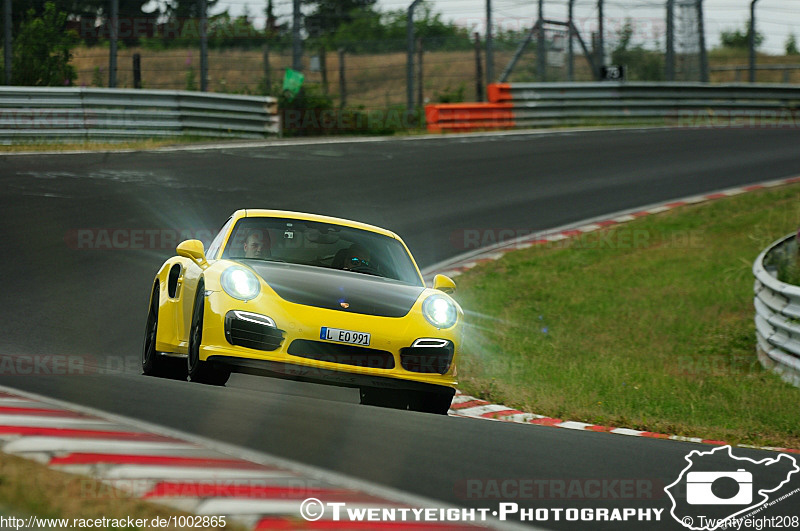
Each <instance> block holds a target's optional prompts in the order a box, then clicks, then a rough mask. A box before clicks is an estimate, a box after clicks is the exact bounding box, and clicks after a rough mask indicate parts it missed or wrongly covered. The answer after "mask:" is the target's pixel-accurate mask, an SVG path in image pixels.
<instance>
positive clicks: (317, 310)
mask: <svg viewBox="0 0 800 531" xmlns="http://www.w3.org/2000/svg"><path fill="white" fill-rule="evenodd" d="M177 253H178V256H175V257H172V258H170V259H169V260H167V261H166V262H165V263H164V265H163V266H161V269H159V271H158V274H157V275H156V278H155V282H154V283H153V289H152V293H151V297H150V305H149V311H148V314H147V327H146V332H145V339H144V349H143V353H142V369H143V370H144V373H145V374H147V375H153V376H169V377H176V375H177V377H183V378H185V377H186V375H187V373H188V376H189V379H191V380H192V381H193V382H202V383H207V384H212V385H224V384H225V382H227V380H228V378H229V377H230V374H231V372H232V371H233V372H245V373H251V374H265V375H270V376H278V377H283V378H290V379H297V380H304V381H313V382H324V383H332V384H336V385H342V386H347V387H357V388H358V389H359V390H360V394H361V403H362V404H368V405H376V406H384V407H393V408H399V409H411V410H415V411H426V412H430V413H440V414H446V413H447V410H448V408H449V406H450V402H451V400H452V398H453V394H454V393H455V385H456V366H455V360H456V355H457V353H458V349H459V347H460V345H461V322H462V320H463V315H464V314H463V312H462V310H461V308H460V307H459V305H458V304H457V303H456V302H455V301H454V300H453V299H452V298H450V296H449V295H448V293H451V292H452V291H453V290H454V289H455V284H454V283H453V281H452V280H451V279H449V278H448V277H445V276H443V275H437V276H436V277H435V278H434V281H433V288H426V287H425V283H424V281H423V279H422V275H421V274H420V271H419V268H418V267H417V265H416V263H415V262H414V259H413V258H412V257H411V254H410V252H409V250H408V248H407V247H406V245H405V243H403V240H401V239H400V237H399V236H397V235H396V234H394V233H393V232H391V231H388V230H385V229H381V228H378V227H374V226H371V225H366V224H364V223H358V222H355V221H348V220H344V219H338V218H332V217H327V216H319V215H314V214H302V213H298V212H286V211H278V210H238V211H236V212H234V214H233V215H232V216H231V217H230V218H229V219H228V221H227V222H226V223H225V224H224V225H223V227H222V229H221V230H220V231H219V234H217V236H216V237H215V238H214V240H213V241H212V242H211V244H210V245H209V247H208V250H207V251H206V250H205V249H204V247H203V243H202V242H200V241H199V240H187V241H184V242H182V243H181V244H180V245H178V247H177ZM176 367H177V370H176Z"/></svg>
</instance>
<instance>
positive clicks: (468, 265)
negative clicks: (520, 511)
mask: <svg viewBox="0 0 800 531" xmlns="http://www.w3.org/2000/svg"><path fill="white" fill-rule="evenodd" d="M798 182H800V176H798V177H790V178H786V179H777V180H772V181H763V182H760V183H755V184H752V185H748V186H742V187H737V188H727V189H724V190H719V191H717V192H712V193H709V194H705V195H696V196H690V197H685V198H682V199H677V200H674V201H667V202H664V203H657V204H654V205H650V206H646V207H641V208H637V209H632V210H627V211H623V212H617V213H615V214H610V215H608V216H605V217H600V218H594V219H590V220H586V221H580V222H578V223H573V224H570V225H566V226H563V227H559V228H557V229H553V230H548V231H543V232H539V233H536V234H529V235H525V236H523V237H520V238H516V239H512V240H508V241H504V242H500V243H497V244H494V245H491V246H488V247H484V248H482V249H476V250H474V251H470V252H467V253H464V254H462V255H459V256H456V257H455V258H452V259H449V260H446V261H444V262H440V263H438V264H435V265H433V266H430V267H428V268H426V269H425V270H424V271H423V276H424V278H425V281H426V283H428V284H429V285H430V283H431V280H432V279H433V277H434V276H435V275H436V274H443V275H447V276H450V277H455V276H458V275H459V274H461V273H463V272H464V271H467V270H469V269H472V268H473V267H475V266H477V265H478V264H482V263H485V262H492V261H494V260H499V259H500V258H502V257H503V256H504V255H505V254H506V253H509V252H511V251H516V250H519V249H527V248H529V247H533V246H534V245H544V244H548V243H553V242H558V241H562V240H567V239H569V238H573V237H575V236H580V235H582V234H586V233H589V232H594V231H597V230H601V229H605V228H608V227H613V226H615V225H620V224H622V223H627V222H628V221H633V220H635V219H639V218H642V217H645V216H650V215H653V214H659V213H661V212H667V211H669V210H672V209H675V208H678V207H682V206H686V205H693V204H697V203H703V202H707V201H714V200H716V199H722V198H725V197H731V196H735V195H740V194H743V193H747V192H753V191H756V190H763V189H766V188H775V187H778V186H784V185H787V184H794V183H798ZM449 415H451V416H459V417H471V418H480V419H488V420H497V421H504V422H516V423H522V424H537V425H540V426H553V427H556V428H566V429H571V430H584V431H594V432H605V433H613V434H617V435H630V436H634V437H650V438H654V439H667V440H671V441H684V442H694V443H704V444H714V445H726V444H729V443H726V442H724V441H716V440H712V439H703V438H700V437H684V436H680V435H667V434H664V433H654V432H649V431H641V430H634V429H630V428H620V427H613V426H599V425H596V424H588V423H586V422H577V421H570V420H566V421H565V420H562V419H556V418H551V417H547V416H545V415H537V414H535V413H525V412H522V411H518V410H516V409H513V408H510V407H508V406H504V405H500V404H493V403H491V402H487V401H485V400H481V399H479V398H475V397H472V396H469V395H464V394H462V393H461V392H457V393H456V396H455V398H454V399H453V404H452V406H451V407H450V411H449ZM733 446H739V447H742V448H754V449H759V450H771V451H777V452H789V453H797V454H800V449H792V448H777V447H772V446H766V447H765V446H751V445H744V444H740V445H733Z"/></svg>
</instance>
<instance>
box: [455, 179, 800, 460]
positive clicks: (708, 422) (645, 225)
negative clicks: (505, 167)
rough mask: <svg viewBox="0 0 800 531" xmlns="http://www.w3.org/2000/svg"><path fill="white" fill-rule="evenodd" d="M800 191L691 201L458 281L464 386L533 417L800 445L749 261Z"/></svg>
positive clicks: (522, 253) (799, 210)
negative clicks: (763, 353)
mask: <svg viewBox="0 0 800 531" xmlns="http://www.w3.org/2000/svg"><path fill="white" fill-rule="evenodd" d="M798 225H800V186H797V185H794V186H787V187H782V188H779V189H773V190H766V191H759V192H753V193H749V194H743V195H740V196H735V197H731V198H727V199H722V200H718V201H715V202H712V203H708V204H703V205H697V206H689V207H682V208H679V209H676V210H673V211H669V212H666V213H662V214H658V215H654V216H649V217H646V218H642V219H639V220H636V221H633V222H629V223H626V224H624V225H621V226H619V227H617V228H615V229H609V230H603V231H599V232H596V233H589V234H586V235H583V236H581V237H579V238H575V239H571V240H567V241H564V242H559V243H558V244H555V243H554V244H549V245H543V246H534V247H531V248H529V249H524V250H519V251H516V252H512V253H508V254H506V255H505V256H504V257H503V258H502V259H500V260H497V261H495V262H489V263H485V264H482V265H480V266H478V267H475V268H474V269H471V270H469V271H467V272H466V273H464V274H463V275H461V276H459V277H458V292H457V293H456V298H457V299H458V300H459V301H460V303H461V304H462V306H463V307H464V309H465V311H466V312H467V319H468V321H469V327H468V329H467V332H466V339H465V348H464V353H463V356H462V358H461V362H460V369H459V372H460V374H459V376H460V377H459V381H460V384H459V386H460V389H461V390H462V391H463V392H465V393H467V394H471V395H475V396H479V397H482V398H484V399H487V400H491V401H495V402H500V403H503V404H506V405H508V406H512V407H515V408H517V409H520V410H523V411H529V412H534V413H539V414H543V415H548V416H552V417H556V418H561V419H565V420H567V419H568V420H578V421H584V422H591V423H596V424H601V425H613V426H621V427H628V428H635V429H640V430H648V431H655V432H662V433H670V434H678V435H685V436H696V437H703V438H710V439H720V440H724V441H728V442H731V443H738V444H756V445H770V446H772V445H775V446H786V447H794V448H800V389H797V388H794V387H792V386H790V385H789V384H787V383H784V382H783V381H782V380H781V379H780V378H779V377H778V376H777V375H775V374H774V373H772V372H769V371H765V370H763V369H762V368H761V366H760V365H759V363H758V360H757V358H756V353H755V326H754V323H753V317H754V308H753V281H754V279H753V275H752V271H751V268H752V264H753V261H754V260H755V258H756V256H758V254H759V253H760V252H761V251H762V250H763V249H764V248H765V247H767V246H768V245H769V244H770V243H772V242H773V241H774V240H776V239H777V238H779V237H780V236H783V235H785V234H788V233H790V232H792V231H794V230H797V227H798Z"/></svg>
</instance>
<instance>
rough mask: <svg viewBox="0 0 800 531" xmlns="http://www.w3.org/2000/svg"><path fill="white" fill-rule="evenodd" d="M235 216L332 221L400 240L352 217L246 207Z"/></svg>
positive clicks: (387, 232) (394, 235)
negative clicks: (345, 217)
mask: <svg viewBox="0 0 800 531" xmlns="http://www.w3.org/2000/svg"><path fill="white" fill-rule="evenodd" d="M233 217H234V218H237V219H238V218H292V219H298V220H303V221H318V222H321V223H331V224H334V225H343V226H345V227H352V228H356V229H362V230H366V231H370V232H375V233H378V234H382V235H384V236H389V237H390V238H394V239H396V240H400V237H399V236H397V234H395V233H394V232H392V231H390V230H386V229H383V228H381V227H376V226H375V225H370V224H368V223H361V222H360V221H353V220H350V219H344V218H336V217H333V216H323V215H321V214H309V213H307V212H293V211H291V210H268V209H263V208H246V209H241V210H237V211H236V212H234V213H233Z"/></svg>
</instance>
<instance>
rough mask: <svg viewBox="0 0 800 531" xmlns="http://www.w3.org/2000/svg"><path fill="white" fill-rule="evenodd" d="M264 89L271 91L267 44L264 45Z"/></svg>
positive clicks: (270, 71)
mask: <svg viewBox="0 0 800 531" xmlns="http://www.w3.org/2000/svg"><path fill="white" fill-rule="evenodd" d="M264 89H265V90H266V91H267V93H269V91H270V90H272V70H271V69H270V66H269V44H265V45H264Z"/></svg>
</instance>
